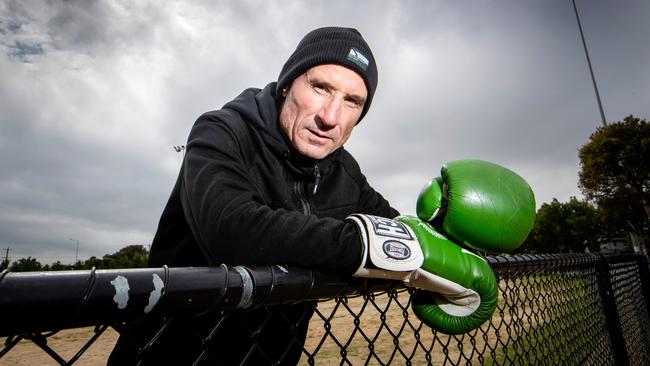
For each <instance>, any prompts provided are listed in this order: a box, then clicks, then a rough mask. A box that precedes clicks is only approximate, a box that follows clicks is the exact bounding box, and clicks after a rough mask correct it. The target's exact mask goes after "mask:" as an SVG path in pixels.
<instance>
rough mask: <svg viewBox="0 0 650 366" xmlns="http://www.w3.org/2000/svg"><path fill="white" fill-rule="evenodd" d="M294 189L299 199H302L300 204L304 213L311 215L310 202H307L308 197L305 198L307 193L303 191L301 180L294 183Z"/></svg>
mask: <svg viewBox="0 0 650 366" xmlns="http://www.w3.org/2000/svg"><path fill="white" fill-rule="evenodd" d="M293 191H294V193H295V194H296V196H298V200H299V201H300V205H301V206H302V213H304V214H305V215H310V214H311V209H310V208H309V202H307V198H305V195H304V194H303V193H302V184H301V182H298V181H297V182H295V183H294V184H293Z"/></svg>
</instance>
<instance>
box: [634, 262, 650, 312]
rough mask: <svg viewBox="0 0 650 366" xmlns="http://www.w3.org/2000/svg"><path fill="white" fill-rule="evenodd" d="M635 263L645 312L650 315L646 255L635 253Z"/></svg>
mask: <svg viewBox="0 0 650 366" xmlns="http://www.w3.org/2000/svg"><path fill="white" fill-rule="evenodd" d="M636 265H637V266H638V267H639V279H640V281H641V292H642V293H643V300H644V303H645V308H646V312H647V314H648V315H649V316H650V268H649V267H648V259H647V258H646V256H645V255H643V254H639V255H637V259H636Z"/></svg>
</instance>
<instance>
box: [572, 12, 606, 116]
mask: <svg viewBox="0 0 650 366" xmlns="http://www.w3.org/2000/svg"><path fill="white" fill-rule="evenodd" d="M571 1H572V2H573V10H574V11H575V13H576V20H577V21H578V29H580V38H581V39H582V47H583V48H584V49H585V55H586V56H587V65H589V73H590V74H591V82H592V83H593V84H594V91H595V92H596V100H597V101H598V110H600V118H602V120H603V127H607V120H606V119H605V112H604V111H603V103H601V101H600V93H598V86H597V85H596V77H595V76H594V69H593V68H592V67H591V59H590V58H589V51H587V42H585V35H584V33H583V32H582V24H581V23H580V16H579V15H578V8H577V7H576V0H571Z"/></svg>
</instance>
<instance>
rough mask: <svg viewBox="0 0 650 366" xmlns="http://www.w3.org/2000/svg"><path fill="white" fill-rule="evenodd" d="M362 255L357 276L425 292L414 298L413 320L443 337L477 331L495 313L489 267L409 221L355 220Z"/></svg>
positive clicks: (405, 218)
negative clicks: (386, 281) (417, 319)
mask: <svg viewBox="0 0 650 366" xmlns="http://www.w3.org/2000/svg"><path fill="white" fill-rule="evenodd" d="M347 220H349V221H350V222H352V223H354V224H355V225H356V227H357V229H358V231H359V234H360V238H361V242H362V244H363V247H364V254H363V260H362V264H361V266H360V267H359V268H358V269H357V271H356V273H355V274H354V275H355V276H358V277H370V278H381V279H393V280H400V281H403V282H404V283H405V284H406V286H409V287H415V288H418V289H422V290H426V292H425V291H419V292H416V294H415V296H414V297H413V310H414V312H415V314H416V315H417V316H418V318H420V319H421V320H422V321H423V322H424V323H425V324H427V325H428V326H430V327H432V328H434V329H436V330H438V331H441V332H443V333H447V334H459V333H465V332H468V331H470V330H472V329H474V328H477V327H479V326H480V325H481V324H483V323H484V322H485V321H486V320H488V319H489V318H490V317H491V316H492V313H493V312H494V309H495V307H496V302H497V296H498V291H497V290H498V289H497V282H496V278H495V276H494V273H493V272H492V269H491V268H490V266H489V265H488V263H487V262H486V261H485V260H484V259H483V258H481V257H479V256H477V255H475V254H473V253H471V252H469V251H467V250H465V249H462V248H461V247H459V246H458V245H456V244H454V243H453V242H452V241H450V240H448V239H447V238H445V237H444V236H443V235H441V234H440V233H438V232H437V231H436V230H435V229H434V228H433V227H431V225H429V224H428V223H426V222H424V221H421V220H419V219H418V218H416V217H412V216H399V217H397V218H395V219H394V220H391V219H387V218H382V217H376V216H370V215H362V214H355V215H351V216H349V217H348V218H347Z"/></svg>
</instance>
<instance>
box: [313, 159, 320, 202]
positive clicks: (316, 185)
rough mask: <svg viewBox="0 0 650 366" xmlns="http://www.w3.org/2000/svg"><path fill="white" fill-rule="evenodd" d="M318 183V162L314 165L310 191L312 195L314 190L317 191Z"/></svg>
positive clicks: (314, 192)
mask: <svg viewBox="0 0 650 366" xmlns="http://www.w3.org/2000/svg"><path fill="white" fill-rule="evenodd" d="M319 183H320V169H318V163H316V165H314V191H313V192H312V195H315V194H316V191H318V184H319Z"/></svg>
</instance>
